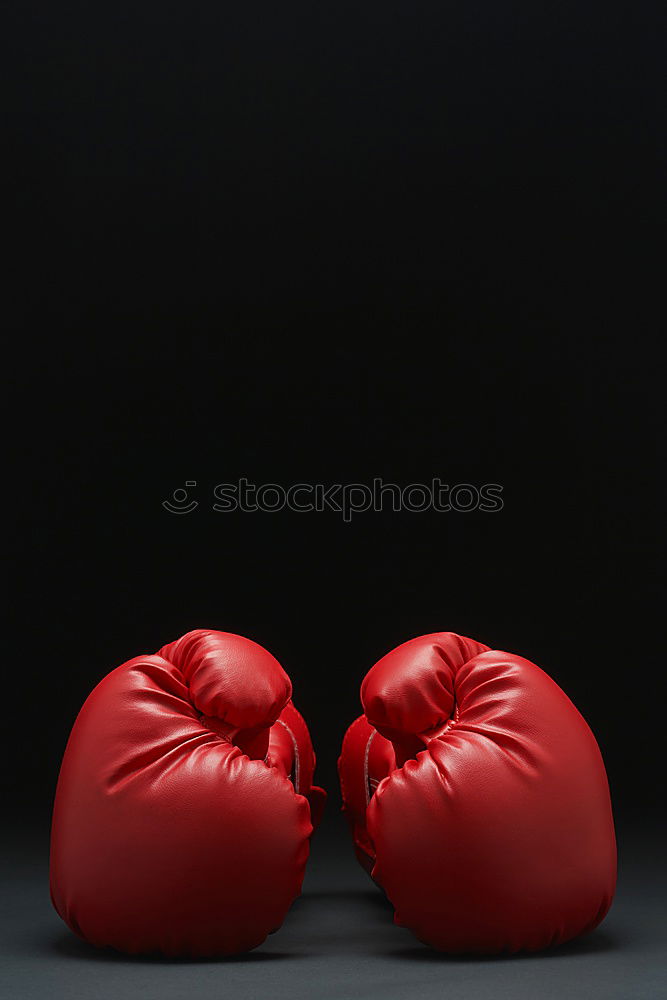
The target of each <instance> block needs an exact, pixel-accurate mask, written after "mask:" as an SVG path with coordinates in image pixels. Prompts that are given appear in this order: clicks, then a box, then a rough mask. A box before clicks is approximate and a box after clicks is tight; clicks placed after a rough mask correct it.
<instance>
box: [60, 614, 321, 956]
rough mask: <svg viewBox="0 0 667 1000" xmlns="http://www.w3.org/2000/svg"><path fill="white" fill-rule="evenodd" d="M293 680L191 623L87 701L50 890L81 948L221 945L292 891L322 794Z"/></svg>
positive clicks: (256, 932)
mask: <svg viewBox="0 0 667 1000" xmlns="http://www.w3.org/2000/svg"><path fill="white" fill-rule="evenodd" d="M291 694H292V685H291V683H290V680H289V678H288V676H287V674H286V673H285V672H284V671H283V669H282V667H281V666H280V664H279V663H278V662H277V660H275V659H274V657H273V656H271V654H270V653H268V652H267V651H266V650H265V649H263V648H262V647H261V646H258V645H257V644H256V643H254V642H251V641H250V640H248V639H244V638H242V637H241V636H236V635H231V634H229V633H225V632H212V631H205V630H197V631H194V632H190V633H188V634H187V635H185V636H183V638H182V639H179V640H178V641H177V642H173V643H171V644H169V645H167V646H164V647H163V648H162V649H161V650H160V651H159V652H158V653H157V654H155V655H154V656H139V657H136V658H135V659H133V660H129V661H128V662H127V663H124V664H123V665H122V666H120V667H118V668H117V669H116V670H114V671H112V673H110V674H109V675H108V676H106V677H105V678H104V679H103V680H102V681H101V682H100V684H98V686H97V687H96V688H95V690H94V691H93V692H92V694H91V695H90V696H89V698H88V699H87V701H86V702H85V704H84V706H83V708H82V709H81V712H80V714H79V716H78V718H77V720H76V723H75V725H74V728H73V730H72V733H71V736H70V739H69V742H68V745H67V749H66V751H65V756H64V759H63V763H62V768H61V771H60V778H59V781H58V789H57V793H56V801H55V807H54V815H53V827H52V840H51V896H52V899H53V903H54V906H55V908H56V910H57V911H58V913H59V914H60V916H61V917H62V918H63V920H65V921H66V923H67V924H69V926H70V927H71V928H72V930H74V931H75V932H76V933H77V934H79V935H80V936H81V937H83V938H85V939H87V940H88V941H90V942H91V943H92V944H95V945H99V946H106V945H109V946H112V947H115V948H117V949H120V950H122V951H128V952H149V951H161V952H164V953H166V954H169V955H177V954H188V955H213V954H219V953H224V954H231V953H237V952H241V951H246V950H248V949H250V948H254V947H256V946H257V945H258V944H261V942H262V941H263V940H264V938H265V937H266V935H267V934H269V933H270V932H271V931H273V930H275V929H277V928H278V927H279V926H280V925H281V923H282V922H283V919H284V917H285V915H286V913H287V910H288V908H289V906H290V905H291V903H292V901H293V900H294V899H295V897H296V896H298V895H299V893H300V891H301V883H302V879H303V874H304V869H305V865H306V860H307V858H308V851H309V838H310V835H311V833H312V830H313V827H314V826H316V825H317V823H318V822H319V819H320V816H321V813H322V809H323V807H324V800H325V797H326V796H325V793H324V792H323V791H322V789H320V788H316V787H314V786H313V783H312V781H313V771H314V767H315V755H314V753H313V748H312V744H311V741H310V736H309V734H308V729H307V728H306V724H305V723H304V721H303V719H302V718H301V716H300V715H299V713H298V712H297V710H296V709H295V708H294V706H293V704H292V702H291V701H290V698H291Z"/></svg>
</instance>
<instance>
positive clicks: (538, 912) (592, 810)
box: [339, 632, 616, 953]
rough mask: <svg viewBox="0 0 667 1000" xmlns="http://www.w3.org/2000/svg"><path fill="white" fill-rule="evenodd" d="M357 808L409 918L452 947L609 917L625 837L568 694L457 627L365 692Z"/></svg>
mask: <svg viewBox="0 0 667 1000" xmlns="http://www.w3.org/2000/svg"><path fill="white" fill-rule="evenodd" d="M361 700H362V704H363V707H364V713H365V714H364V715H362V716H361V717H360V718H358V719H357V720H356V721H355V722H354V723H353V724H352V725H351V727H350V728H349V730H348V731H347V734H346V736H345V739H344V741H343V748H342V753H341V757H340V760H339V773H340V779H341V789H342V795H343V808H344V811H345V813H346V815H347V817H348V820H349V822H350V827H351V830H352V834H353V839H354V845H355V850H356V853H357V857H358V858H359V861H360V862H361V864H362V865H363V866H364V867H365V868H366V869H367V870H368V871H369V872H371V874H372V876H373V878H374V879H375V880H376V882H378V883H379V884H380V885H381V886H382V887H383V888H384V890H385V891H386V893H387V895H388V897H389V899H390V900H391V901H392V903H393V905H394V907H395V911H396V913H395V921H396V923H398V924H400V925H403V926H406V927H409V928H410V929H411V930H412V931H414V933H415V934H416V935H417V937H419V938H420V939H421V940H422V941H424V942H425V943H427V944H430V945H432V946H433V947H435V948H438V949H441V950H444V951H448V952H469V951H472V952H489V953H493V952H502V951H508V952H514V951H518V950H521V949H527V950H536V949H540V948H545V947H547V946H549V945H553V944H558V943H561V942H563V941H567V940H568V939H570V938H573V937H575V936H576V935H578V934H581V933H583V932H585V931H588V930H591V929H592V928H593V927H595V926H596V925H597V924H598V923H599V922H600V921H601V920H602V919H603V918H604V916H605V914H606V913H607V911H608V909H609V906H610V905H611V901H612V897H613V894H614V889H615V883H616V843H615V837H614V826H613V819H612V812H611V803H610V798H609V789H608V784H607V777H606V774H605V769H604V764H603V762H602V758H601V755H600V751H599V749H598V746H597V743H596V742H595V738H594V737H593V734H592V733H591V731H590V729H589V728H588V726H587V724H586V722H585V721H584V719H583V718H582V716H581V715H580V714H579V712H578V711H577V709H576V708H575V707H574V705H573V704H572V702H571V701H570V700H569V699H568V698H567V696H566V695H565V694H564V692H563V691H562V690H561V689H560V688H559V687H558V685H557V684H555V683H554V681H552V680H551V678H549V677H548V676H547V675H546V674H545V673H543V671H541V670H540V669H539V667H537V666H535V664H533V663H531V662H530V661H529V660H525V659H523V658H522V657H520V656H514V655H512V654H509V653H502V652H499V651H498V650H490V649H489V648H488V647H487V646H484V645H482V644H481V643H478V642H474V641H472V640H470V639H464V638H462V637H461V636H458V635H455V634H453V633H451V632H440V633H434V634H432V635H426V636H421V637H419V638H417V639H413V640H411V641H410V642H406V643H404V644H403V645H401V646H398V647H397V648H396V649H394V650H392V652H390V653H388V654H387V655H386V656H385V657H383V658H382V659H381V660H380V661H379V662H378V663H376V664H375V666H374V667H373V668H372V669H371V670H370V671H369V673H368V674H367V675H366V678H365V679H364V682H363V684H362V687H361Z"/></svg>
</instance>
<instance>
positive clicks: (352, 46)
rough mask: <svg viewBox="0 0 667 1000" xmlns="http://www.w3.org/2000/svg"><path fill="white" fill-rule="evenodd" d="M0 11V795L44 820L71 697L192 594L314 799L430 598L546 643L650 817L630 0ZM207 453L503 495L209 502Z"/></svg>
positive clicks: (424, 620)
mask: <svg viewBox="0 0 667 1000" xmlns="http://www.w3.org/2000/svg"><path fill="white" fill-rule="evenodd" d="M8 18H9V32H8V37H9V39H10V41H11V42H12V46H13V49H14V51H13V55H12V57H11V58H10V60H9V61H8V63H7V65H8V66H9V69H10V75H9V85H8V86H7V87H6V88H5V91H4V93H5V96H4V99H3V100H4V105H5V111H6V112H7V113H6V115H5V137H6V138H7V139H8V143H7V149H8V153H7V154H6V160H5V166H7V167H8V168H9V180H8V183H7V185H6V187H5V194H6V196H7V201H8V207H9V216H10V219H9V227H8V230H7V232H8V239H7V244H8V249H9V256H10V261H9V267H8V268H7V265H5V278H6V279H7V289H6V292H5V297H4V305H3V312H4V314H5V317H4V318H5V326H6V329H7V332H8V334H9V352H8V357H7V358H6V360H7V361H8V369H7V370H8V373H9V380H10V383H11V384H10V386H9V403H10V408H9V415H8V418H7V423H6V427H7V430H8V431H9V443H10V453H11V458H12V470H11V477H10V481H9V487H8V490H7V495H8V497H9V499H10V501H11V502H10V510H9V514H8V516H7V519H6V521H5V525H6V535H7V541H8V546H9V550H10V565H11V593H10V604H11V610H12V613H13V624H12V625H11V627H10V629H9V633H8V636H9V650H6V653H5V670H6V673H7V675H8V683H9V685H10V688H11V697H12V701H13V704H14V709H12V710H11V711H9V712H8V713H6V714H5V720H4V729H5V730H6V731H7V735H9V736H10V739H11V740H12V742H11V744H10V746H12V747H13V750H12V752H11V753H10V754H9V755H7V756H6V758H5V759H6V761H7V763H8V769H7V770H8V774H7V778H8V782H9V785H10V789H9V794H10V795H11V796H13V798H14V799H15V800H16V802H17V809H16V810H15V811H14V812H13V815H14V816H19V817H25V816H32V817H34V820H35V822H37V823H39V824H40V825H41V829H43V830H46V828H47V824H48V818H49V813H50V808H51V802H52V795H53V791H54V785H55V780H56V776H57V771H58V766H59V762H60V757H61V755H62V751H63V749H64V745H65V741H66V738H67V734H68V732H69V729H70V727H71V724H72V722H73V720H74V718H75V715H76V712H77V711H78V709H79V707H80V705H81V703H82V701H83V699H84V698H85V697H86V695H87V694H88V693H89V691H90V690H91V689H92V687H93V686H94V685H95V684H96V682H97V681H98V680H99V679H100V678H101V676H102V675H103V674H104V673H106V672H107V671H108V670H109V669H111V668H112V667H114V666H115V665H117V664H118V663H120V662H122V661H123V660H125V659H127V658H129V657H131V656H133V655H136V654H137V653H140V652H151V651H154V650H155V649H157V648H158V647H159V646H160V645H162V644H163V643H164V642H166V641H169V640H171V639H173V638H175V637H177V636H178V635H180V634H181V633H183V632H185V631H187V630H189V629H191V628H193V627H197V626H205V627H213V628H220V629H224V630H228V631H233V632H239V633H242V634H244V635H248V636H250V637H252V638H254V639H255V640H257V641H258V642H260V643H262V644H264V645H266V646H267V647H268V648H269V649H270V650H271V651H272V652H273V653H275V655H276V656H277V657H278V658H279V659H280V661H281V662H282V663H283V665H284V666H285V668H286V669H287V671H288V672H289V673H290V675H291V677H292V679H293V682H294V688H295V701H296V703H297V705H298V706H299V707H300V708H301V710H302V711H303V713H304V714H305V716H306V717H307V720H308V722H309V723H310V726H311V728H312V731H313V734H314V738H315V743H316V747H317V751H318V754H319V758H320V762H321V768H320V778H321V780H322V782H323V783H324V784H326V785H327V787H328V788H329V791H330V792H331V793H332V799H331V803H332V804H331V806H330V808H332V809H334V810H335V809H337V807H338V802H339V800H338V793H337V788H336V779H335V760H336V757H337V754H338V750H339V747H340V741H341V738H342V735H343V732H344V729H345V727H346V725H347V724H348V723H349V722H350V721H351V719H352V718H353V717H354V716H355V715H356V714H357V713H358V710H359V700H358V688H359V684H360V681H361V679H362V677H363V675H364V673H365V672H366V670H367V669H368V668H369V667H370V666H371V664H372V663H373V662H374V661H375V660H376V659H377V658H378V657H379V656H380V655H382V654H383V653H384V652H386V651H387V650H388V649H390V648H391V647H392V646H394V645H396V644H397V643H399V642H401V641H403V640H405V639H408V638H410V637H412V636H414V635H417V634H420V633H423V632H427V631H435V630H452V631H459V632H461V633H463V634H467V635H470V636H472V637H475V638H478V639H480V640H482V641H484V642H485V643H487V644H490V645H491V646H494V647H499V648H504V649H507V650H511V651H516V652H518V653H521V654H523V655H525V656H528V657H529V658H532V659H534V660H535V661H536V662H538V663H539V664H540V665H541V666H542V667H543V668H544V669H546V670H547V671H548V672H549V673H550V674H552V676H553V677H554V678H555V679H556V680H557V681H558V682H559V683H560V684H561V685H562V686H563V687H564V688H565V690H566V691H567V692H568V694H569V695H570V696H571V697H572V698H573V700H574V701H575V702H576V704H577V705H578V706H579V708H580V709H581V711H582V712H583V713H584V715H585V716H586V717H587V719H588V720H589V722H590V723H591V725H592V727H593V729H594V731H595V733H596V735H597V737H598V740H599V742H600V744H601V747H602V749H603V753H604V755H605V759H606V761H607V764H608V769H609V773H610V780H611V787H612V793H613V797H614V802H615V806H616V811H617V815H618V816H619V817H621V819H623V818H624V817H630V816H633V815H635V816H641V817H646V816H651V815H653V814H654V811H655V808H656V804H655V799H656V798H657V796H656V794H655V788H656V782H657V781H658V782H659V779H660V777H661V774H660V771H659V769H658V766H657V760H658V754H659V740H660V739H661V736H662V733H661V725H660V721H659V719H660V717H661V715H662V714H663V708H664V706H663V703H662V701H661V700H660V699H659V697H658V696H657V695H658V687H659V683H660V681H661V679H662V675H663V672H664V666H663V660H664V655H663V652H662V629H661V628H660V624H659V623H660V619H659V617H658V612H659V604H658V596H659V592H658V566H659V565H660V557H659V551H658V550H659V543H660V536H661V527H662V525H661V520H660V517H659V494H658V476H657V466H658V458H659V449H658V441H659V439H660V438H659V420H660V416H661V410H660V405H659V400H660V383H659V381H658V377H657V372H656V368H657V356H656V352H655V346H654V345H657V338H658V335H659V332H660V328H661V325H662V323H663V322H664V313H663V312H662V309H661V296H660V291H659V288H658V280H659V275H660V273H661V269H662V267H664V255H663V254H661V251H660V250H658V248H657V243H656V236H657V223H656V219H658V218H660V215H661V213H662V211H663V209H664V200H663V199H662V198H661V186H662V179H661V175H660V173H659V155H658V154H659V139H660V136H661V135H662V136H664V121H662V120H661V118H660V115H659V107H660V87H659V86H658V81H659V71H658V70H659V53H660V48H661V46H660V44H659V43H660V38H659V33H658V32H657V28H656V23H655V19H654V12H653V11H652V10H651V6H650V5H648V4H645V3H638V4H634V5H633V6H632V7H629V6H627V5H618V6H615V5H612V6H610V5H604V6H600V7H598V6H597V5H593V6H589V5H583V7H582V5H581V4H580V3H576V4H575V3H570V2H565V3H563V2H560V3H558V4H552V5H546V6H545V5H544V4H534V3H511V4H509V5H508V4H504V5H499V4H497V3H490V2H484V0H480V2H475V3H472V4H470V3H466V4H458V5H452V4H435V3H425V2H421V3H420V2H417V3H412V4H399V3H393V2H389V3H386V2H385V3H382V4H380V3H367V4H359V3H355V4H346V3H340V2H337V3H324V4H322V3H319V4H313V3H294V4H288V5H287V6H285V5H284V4H272V3H264V2H261V0H249V2H247V3H244V4H236V5H230V4H222V3H220V4H213V3H207V2H195V3H194V4H190V5H186V4H176V3H172V2H169V0H162V2H160V3H159V4H158V3H152V2H148V0H146V2H144V3H142V4H136V3H133V4H128V3H123V2H121V3H113V4H109V3H98V4H94V5H91V4H84V3H60V4H53V3H46V2H44V3H40V2H36V0H26V2H25V3H23V4H21V5H20V6H19V5H17V7H16V9H15V10H14V11H9V12H8ZM240 476H246V477H247V478H248V479H249V480H252V481H253V482H256V483H267V482H275V483H280V484H283V485H285V486H288V485H290V484H291V483H295V482H306V483H318V482H321V483H326V484H332V483H349V482H361V483H369V482H371V481H372V479H373V477H375V476H380V477H383V478H384V480H386V481H389V482H395V483H398V484H401V485H407V484H409V483H417V482H425V483H428V482H430V480H431V479H432V478H433V477H440V478H441V479H442V481H443V482H445V483H449V484H454V483H461V482H469V483H473V484H480V483H485V482H493V483H498V484H501V485H502V486H503V500H504V508H503V510H502V511H500V512H496V513H483V512H470V513H460V512H450V513H436V512H430V513H410V512H402V513H392V512H391V511H384V512H383V513H373V512H365V513H359V514H357V515H356V516H354V517H353V519H352V521H351V523H345V522H344V521H343V519H342V517H341V515H339V514H336V513H334V512H324V513H290V512H281V513H240V512H237V513H224V514H220V513H214V512H213V511H212V510H211V504H212V502H213V497H212V490H213V487H214V486H215V485H216V484H217V483H221V482H234V481H235V480H237V479H238V478H239V477H240ZM186 480H195V481H196V482H197V487H196V488H190V490H189V493H190V496H191V497H192V498H194V499H196V500H197V501H198V502H199V504H200V506H199V507H198V508H197V510H195V511H193V512H192V513H191V514H188V515H184V516H175V515H173V514H170V513H168V512H167V511H165V510H164V509H163V508H162V506H161V503H162V501H163V500H165V499H169V497H170V496H171V494H172V493H173V491H174V490H175V489H177V488H178V487H182V486H183V484H184V482H185V481H186Z"/></svg>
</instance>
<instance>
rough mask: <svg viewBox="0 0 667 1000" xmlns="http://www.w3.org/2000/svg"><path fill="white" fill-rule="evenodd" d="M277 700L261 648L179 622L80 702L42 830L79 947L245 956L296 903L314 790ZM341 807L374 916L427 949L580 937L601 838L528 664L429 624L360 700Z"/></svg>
mask: <svg viewBox="0 0 667 1000" xmlns="http://www.w3.org/2000/svg"><path fill="white" fill-rule="evenodd" d="M291 695H292V686H291V683H290V680H289V677H288V676H287V674H286V673H285V672H284V671H283V669H282V667H281V666H280V664H279V663H278V662H277V660H275V659H274V657H273V656H272V655H271V654H270V653H268V652H267V651H266V650H265V649H263V648H262V647H261V646H258V645H257V644H256V643H254V642H251V641H250V640H248V639H244V638H242V637H240V636H237V635H231V634H229V633H225V632H213V631H204V630H197V631H194V632H190V633H188V634H187V635H185V636H184V637H183V638H182V639H179V640H178V641H177V642H173V643H170V644H169V645H167V646H164V647H163V648H162V649H161V650H160V651H159V652H158V653H156V654H155V655H154V656H139V657H136V658H135V659H133V660H129V661H128V662H127V663H124V664H123V665H122V666H120V667H118V668H117V669H116V670H114V671H112V673H110V674H109V675H108V676H106V677H105V678H104V679H103V680H102V681H101V682H100V684H98V686H97V687H96V688H95V690H94V691H93V692H92V694H91V695H90V697H89V698H88V700H87V701H86V703H85V704H84V706H83V708H82V710H81V712H80V714H79V716H78V718H77V720H76V723H75V725H74V728H73V731H72V734H71V736H70V739H69V743H68V745H67V749H66V752H65V756H64V760H63V763H62V768H61V772H60V778H59V782H58V789H57V793H56V801H55V808H54V816H53V829H52V845H51V894H52V899H53V903H54V905H55V907H56V910H57V911H58V913H59V914H60V916H61V917H62V918H63V920H65V921H66V923H67V924H68V925H69V926H70V927H71V928H72V930H73V931H75V932H76V933H77V934H79V935H80V936H81V937H82V938H84V939H86V940H87V941H89V942H91V943H92V944H94V945H98V946H111V947H113V948H117V949H119V950H121V951H126V952H132V953H136V952H162V953H165V954H167V955H189V956H211V955H216V954H235V953H238V952H243V951H247V950H248V949H250V948H254V947H256V946H257V945H259V944H261V943H262V941H263V940H264V939H265V937H266V936H267V934H269V933H271V932H272V931H275V930H276V929H277V928H279V927H280V925H281V924H282V922H283V920H284V918H285V915H286V913H287V911H288V909H289V907H290V905H291V903H292V902H293V900H294V899H295V898H296V897H297V896H298V895H299V892H300V889H301V882H302V879H303V875H304V869H305V865H306V861H307V858H308V851H309V840H310V836H311V834H312V832H313V829H314V827H316V826H317V823H318V821H319V819H320V816H321V813H322V809H323V806H324V800H325V797H326V795H325V792H324V791H322V789H320V788H318V787H316V786H315V785H314V784H313V771H314V767H315V755H314V753H313V747H312V743H311V740H310V735H309V733H308V729H307V727H306V724H305V722H304V721H303V719H302V717H301V716H300V715H299V713H298V712H297V710H296V709H295V707H294V705H293V704H292V701H291ZM361 701H362V704H363V708H364V714H363V715H362V716H361V717H360V718H358V719H357V720H356V722H354V723H353V724H352V725H351V726H350V728H349V729H348V731H347V734H346V736H345V739H344V740H343V747H342V752H341V756H340V761H339V771H340V781H341V790H342V797H343V809H344V811H345V813H346V815H347V817H348V820H349V822H350V826H351V829H352V836H353V839H354V846H355V850H356V853H357V856H358V858H359V860H360V862H361V863H362V865H363V866H364V867H365V868H366V869H367V870H368V871H369V872H370V873H371V875H372V877H373V879H374V880H375V881H376V882H377V883H378V884H379V885H380V886H381V887H382V888H383V889H384V890H385V892H386V894H387V896H388V898H389V899H390V900H391V902H392V904H393V906H394V908H395V911H396V914H395V921H396V923H398V924H400V925H402V926H405V927H408V928H410V929H411V930H412V931H414V933H415V934H416V935H417V937H418V938H420V939H421V940H422V941H423V942H425V943H426V944H429V945H431V946H433V947H434V948H437V949H441V950H443V951H445V952H481V953H498V952H515V951H519V950H522V949H526V950H536V949H541V948H545V947H547V946H549V945H554V944H558V943H561V942H563V941H567V940H569V939H570V938H573V937H575V936H576V935H578V934H581V933H584V932H585V931H588V930H590V929H592V928H593V927H595V926H596V925H597V924H598V923H599V922H600V921H601V920H602V918H603V917H604V915H605V914H606V912H607V910H608V909H609V906H610V904H611V900H612V896H613V893H614V886H615V881H616V846H615V839H614V826H613V820H612V813H611V805H610V799H609V789H608V785H607V778H606V775H605V769H604V765H603V762H602V758H601V756H600V751H599V749H598V746H597V744H596V742H595V739H594V737H593V734H592V733H591V731H590V729H589V728H588V726H587V724H586V722H585V721H584V719H583V718H582V717H581V715H580V714H579V712H578V711H577V710H576V708H575V707H574V705H573V704H572V702H571V701H570V700H569V699H568V698H567V696H566V695H565V694H564V693H563V691H561V689H560V688H559V687H558V686H557V685H556V684H555V683H554V681H552V680H551V679H550V678H549V677H548V676H547V675H546V674H545V673H543V672H542V671H541V670H540V669H539V668H538V667H536V666H535V665H534V664H533V663H531V662H529V661H528V660H525V659H523V658H522V657H520V656H514V655H511V654H509V653H502V652H499V651H498V650H492V649H489V648H488V647H487V646H484V645H482V644H481V643H479V642H474V641H473V640H471V639H464V638H462V637H461V636H458V635H455V634H453V633H451V632H439V633H435V634H432V635H426V636H422V637H420V638H418V639H413V640H411V641H410V642H406V643H404V644H403V645H402V646H399V647H398V648H397V649H394V650H393V651H392V652H390V653H388V654H387V655H386V656H385V657H383V658H382V659H381V660H380V661H379V662H378V663H376V664H375V666H374V667H373V668H372V669H371V670H370V672H369V673H368V674H367V675H366V678H365V680H364V682H363V684H362V687H361Z"/></svg>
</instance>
